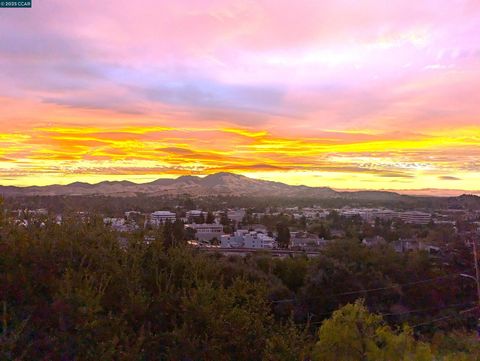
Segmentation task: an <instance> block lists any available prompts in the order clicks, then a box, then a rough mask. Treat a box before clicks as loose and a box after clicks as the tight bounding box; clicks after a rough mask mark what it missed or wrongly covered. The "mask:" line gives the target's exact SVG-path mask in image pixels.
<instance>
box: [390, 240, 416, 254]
mask: <svg viewBox="0 0 480 361" xmlns="http://www.w3.org/2000/svg"><path fill="white" fill-rule="evenodd" d="M393 247H394V249H395V251H396V252H399V253H404V252H411V251H418V250H419V249H420V242H419V241H418V239H416V238H400V239H399V240H398V241H396V242H395V243H394V245H393Z"/></svg>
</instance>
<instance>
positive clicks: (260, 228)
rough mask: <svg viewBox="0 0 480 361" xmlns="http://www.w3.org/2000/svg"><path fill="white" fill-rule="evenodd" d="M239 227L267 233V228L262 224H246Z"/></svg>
mask: <svg viewBox="0 0 480 361" xmlns="http://www.w3.org/2000/svg"><path fill="white" fill-rule="evenodd" d="M241 229H248V230H249V231H255V232H260V233H265V234H267V233H268V228H267V227H266V226H264V225H263V224H251V225H248V226H244V227H242V228H241Z"/></svg>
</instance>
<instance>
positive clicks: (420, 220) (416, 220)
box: [398, 211, 432, 224]
mask: <svg viewBox="0 0 480 361" xmlns="http://www.w3.org/2000/svg"><path fill="white" fill-rule="evenodd" d="M398 218H400V219H401V220H402V221H404V222H405V223H413V224H428V223H430V222H431V220H432V215H431V214H430V213H424V212H418V211H409V212H401V213H398Z"/></svg>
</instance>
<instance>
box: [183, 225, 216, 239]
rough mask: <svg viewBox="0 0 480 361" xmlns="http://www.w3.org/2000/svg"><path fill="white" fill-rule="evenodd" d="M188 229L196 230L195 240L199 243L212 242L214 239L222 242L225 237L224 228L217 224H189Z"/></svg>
mask: <svg viewBox="0 0 480 361" xmlns="http://www.w3.org/2000/svg"><path fill="white" fill-rule="evenodd" d="M186 227H189V228H192V229H194V230H195V238H196V239H197V240H199V241H203V242H210V241H212V240H213V239H217V240H218V241H220V240H221V239H222V236H223V226H222V225H221V224H216V223H211V224H208V223H203V224H195V223H193V224H188V225H186Z"/></svg>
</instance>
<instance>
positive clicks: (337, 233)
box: [330, 229, 347, 238]
mask: <svg viewBox="0 0 480 361" xmlns="http://www.w3.org/2000/svg"><path fill="white" fill-rule="evenodd" d="M330 234H331V236H332V237H333V238H345V236H346V235H347V233H346V232H345V231H344V230H343V229H331V230H330Z"/></svg>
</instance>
